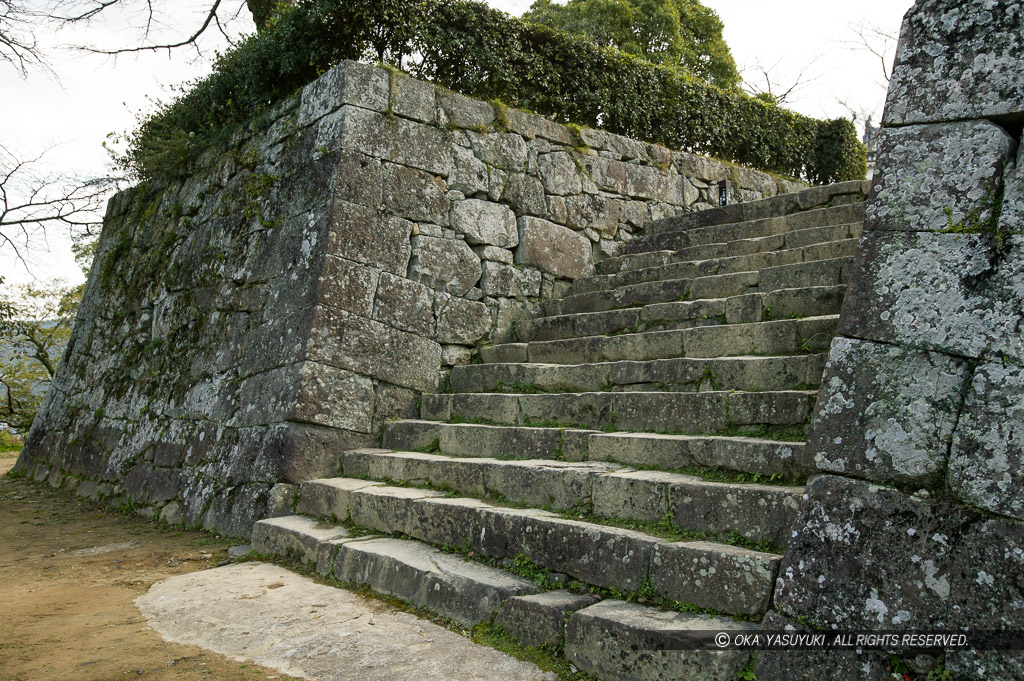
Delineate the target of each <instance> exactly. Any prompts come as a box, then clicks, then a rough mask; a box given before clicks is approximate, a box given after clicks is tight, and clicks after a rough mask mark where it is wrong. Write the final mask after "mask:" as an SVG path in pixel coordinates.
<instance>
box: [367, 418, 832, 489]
mask: <svg viewBox="0 0 1024 681" xmlns="http://www.w3.org/2000/svg"><path fill="white" fill-rule="evenodd" d="M382 443H383V446H384V447H387V448H388V449H393V450H400V451H401V450H411V451H431V452H438V453H442V454H445V455H448V456H458V457H497V458H501V459H513V460H515V459H546V460H564V461H570V462H576V461H592V462H600V461H604V462H614V463H619V464H623V465H626V466H637V467H641V468H653V469H659V470H680V469H692V468H695V467H696V468H715V469H725V470H731V471H739V472H743V473H759V474H762V475H766V476H781V477H783V478H786V479H788V480H804V479H806V477H807V475H808V474H809V473H810V472H812V471H813V467H808V466H807V465H806V464H805V463H804V453H803V452H804V444H803V443H802V442H780V441H777V440H769V439H764V438H759V437H741V436H730V437H726V436H708V435H661V434H655V433H603V432H600V431H594V430H581V429H576V428H537V427H529V426H491V425H481V424H473V423H440V422H437V421H422V420H418V419H404V420H399V421H392V422H390V423H388V424H387V425H386V426H385V427H384V434H383V440H382Z"/></svg>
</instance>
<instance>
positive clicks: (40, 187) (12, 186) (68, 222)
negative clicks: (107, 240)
mask: <svg viewBox="0 0 1024 681" xmlns="http://www.w3.org/2000/svg"><path fill="white" fill-rule="evenodd" d="M45 153H46V152H43V153H41V154H38V155H36V156H34V157H31V158H28V159H23V158H20V157H19V156H18V155H17V154H15V153H14V152H13V151H12V150H10V149H9V148H7V147H5V146H3V145H2V144H0V252H2V251H9V252H11V253H12V254H13V255H14V257H15V258H16V259H17V260H19V261H20V262H21V263H22V264H27V259H26V254H27V252H28V250H30V249H32V248H33V247H34V246H35V245H36V244H37V242H38V240H39V239H45V237H46V233H47V231H48V230H51V229H61V230H66V231H68V232H70V233H71V234H81V233H90V232H93V231H95V227H96V226H97V225H98V224H99V222H100V221H101V220H102V217H103V216H102V209H103V206H104V205H105V203H106V201H107V198H108V197H109V196H110V194H111V192H112V191H113V190H114V189H115V188H116V180H115V179H113V178H94V179H87V180H81V179H76V178H73V177H69V176H67V175H61V174H56V173H51V172H47V171H45V170H44V169H43V168H42V167H41V165H40V163H41V161H42V158H43V156H44V155H45Z"/></svg>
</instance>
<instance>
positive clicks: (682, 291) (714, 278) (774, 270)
mask: <svg viewBox="0 0 1024 681" xmlns="http://www.w3.org/2000/svg"><path fill="white" fill-rule="evenodd" d="M852 265H853V257H852V256H843V257H836V258H829V259H827V260H813V261H809V262H799V263H794V264H790V265H778V266H772V267H765V268H764V269H761V270H759V271H744V272H733V273H729V274H713V275H708V276H701V277H696V278H694V279H668V280H657V281H649V282H645V283H642V284H634V285H632V286H622V287H620V288H617V289H614V290H611V291H591V292H589V293H578V294H575V295H570V296H566V297H565V298H562V299H560V300H553V301H551V302H549V303H548V304H547V305H546V306H545V309H546V311H547V312H548V314H549V315H552V316H554V315H566V314H575V313H581V312H605V311H608V310H615V309H620V308H628V307H642V306H644V305H650V304H654V303H667V302H672V301H686V300H708V299H715V298H730V297H732V296H740V295H744V294H747V293H754V292H759V293H769V292H771V291H777V290H780V289H791V288H803V287H808V286H840V285H845V284H846V283H847V281H848V273H849V270H850V268H851V267H852Z"/></svg>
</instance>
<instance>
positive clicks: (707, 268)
mask: <svg viewBox="0 0 1024 681" xmlns="http://www.w3.org/2000/svg"><path fill="white" fill-rule="evenodd" d="M857 243H858V240H857V239H843V240H841V241H830V242H827V243H822V244H815V245H812V246H802V247H799V248H789V249H782V250H772V251H762V252H758V253H751V254H749V255H736V256H726V257H712V258H708V259H706V260H682V261H673V262H668V263H666V264H663V265H658V266H655V267H649V268H646V269H631V270H625V271H623V272H619V273H617V274H605V275H595V276H591V277H584V278H582V279H577V280H576V281H574V282H573V284H572V287H571V288H570V290H569V293H570V295H577V294H581V293H590V292H594V291H608V290H611V289H615V288H619V287H622V286H633V285H636V284H642V283H646V282H650V281H664V280H672V279H694V278H696V277H706V276H713V275H716V274H734V273H737V272H756V271H759V270H763V269H766V268H769V267H777V266H780V265H795V264H797V263H802V262H810V261H814V260H826V259H831V258H841V257H846V256H853V255H856V253H857Z"/></svg>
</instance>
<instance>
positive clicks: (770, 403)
mask: <svg viewBox="0 0 1024 681" xmlns="http://www.w3.org/2000/svg"><path fill="white" fill-rule="evenodd" d="M816 396H817V393H816V392H815V391H810V390H789V391H776V392H759V393H742V392H741V393H730V392H723V391H715V392H701V393H671V392H593V393H557V394H550V395H519V394H502V393H458V394H454V395H431V394H424V395H423V397H422V401H421V404H420V417H421V418H422V419H424V420H427V421H454V422H460V421H461V422H475V423H485V424H491V425H510V426H517V425H519V426H529V425H543V424H558V425H560V426H563V427H566V426H573V427H578V428H583V429H587V428H592V427H593V428H599V429H604V430H608V431H614V430H622V431H628V432H641V433H646V432H653V433H686V434H709V435H710V434H716V433H722V432H724V431H727V430H729V429H732V428H741V427H751V426H753V427H761V426H764V427H769V426H778V427H781V426H791V427H799V428H803V427H805V426H806V424H807V419H808V417H809V415H810V410H811V407H812V406H813V404H814V398H815V397H816Z"/></svg>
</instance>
